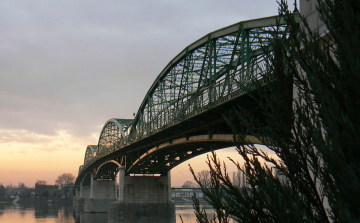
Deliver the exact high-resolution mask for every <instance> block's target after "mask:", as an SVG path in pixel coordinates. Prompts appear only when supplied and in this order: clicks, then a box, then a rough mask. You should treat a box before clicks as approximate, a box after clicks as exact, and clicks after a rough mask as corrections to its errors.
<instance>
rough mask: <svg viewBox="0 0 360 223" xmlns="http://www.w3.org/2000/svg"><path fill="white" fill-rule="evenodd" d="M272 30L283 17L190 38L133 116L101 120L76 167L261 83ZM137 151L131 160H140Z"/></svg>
mask: <svg viewBox="0 0 360 223" xmlns="http://www.w3.org/2000/svg"><path fill="white" fill-rule="evenodd" d="M295 16H296V18H297V20H298V21H299V17H298V15H297V14H295ZM274 35H277V36H279V35H280V36H283V37H284V38H286V36H287V27H286V21H285V19H284V18H282V17H280V16H273V17H267V18H261V19H256V20H250V21H243V22H239V23H236V24H234V25H231V26H228V27H225V28H222V29H219V30H216V31H214V32H211V33H209V34H208V35H206V36H204V37H202V38H200V39H199V40H197V41H195V42H194V43H192V44H190V45H189V46H188V47H186V48H185V49H184V50H183V51H181V52H180V53H179V54H178V55H177V56H176V57H175V58H174V59H173V60H171V61H170V62H169V64H168V65H167V66H166V67H165V68H164V69H163V70H162V72H161V73H160V74H159V75H158V77H157V78H156V80H155V81H154V83H153V84H152V86H151V88H150V89H149V90H148V92H147V94H146V96H145V98H144V99H143V101H142V103H141V106H140V107H139V110H138V111H137V113H136V116H135V118H134V119H133V120H130V119H110V120H108V121H107V122H106V124H105V125H104V127H103V129H102V131H101V134H100V137H99V142H98V146H97V150H96V154H95V158H92V159H86V158H85V160H87V162H85V163H84V166H83V167H82V168H81V170H82V171H83V170H85V169H86V168H87V167H88V166H89V165H92V163H94V162H96V161H98V160H99V162H100V161H101V160H104V159H106V157H107V156H108V155H109V154H113V153H115V152H116V153H117V154H120V153H119V151H120V152H121V151H123V150H122V149H125V148H126V149H128V148H129V145H130V147H131V145H133V144H134V143H136V142H138V141H141V140H143V139H146V138H147V137H149V136H151V135H154V134H157V133H159V132H162V131H166V129H168V128H170V127H172V126H175V125H177V124H179V123H182V122H184V121H186V120H189V119H191V118H194V117H195V116H196V117H197V115H199V114H203V113H205V112H207V111H208V110H211V109H213V108H216V107H219V106H220V105H222V104H224V103H226V102H227V101H229V100H232V99H233V98H238V97H240V96H243V95H246V94H247V92H249V91H252V90H254V89H255V88H257V87H258V86H259V84H260V85H261V84H263V81H262V77H263V74H264V72H265V71H266V65H267V56H266V54H265V53H264V48H266V49H267V50H269V51H271V47H270V42H271V39H272V38H273V36H274ZM124 151H125V150H124ZM125 153H129V151H128V150H126V152H124V153H121V154H123V155H122V156H123V157H122V159H123V158H124V156H125ZM141 155H142V154H140V155H138V156H137V157H135V159H134V160H133V161H136V160H138V161H139V159H140V158H141V159H143V160H145V159H144V157H140V156H141ZM133 161H132V162H133ZM121 165H122V164H121Z"/></svg>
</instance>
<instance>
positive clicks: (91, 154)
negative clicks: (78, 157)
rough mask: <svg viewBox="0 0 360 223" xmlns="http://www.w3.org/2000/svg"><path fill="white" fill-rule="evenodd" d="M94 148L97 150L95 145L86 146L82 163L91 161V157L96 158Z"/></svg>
mask: <svg viewBox="0 0 360 223" xmlns="http://www.w3.org/2000/svg"><path fill="white" fill-rule="evenodd" d="M96 150H97V146H96V145H89V146H87V147H86V150H85V157H84V165H86V164H88V163H90V162H92V161H93V159H95V158H96Z"/></svg>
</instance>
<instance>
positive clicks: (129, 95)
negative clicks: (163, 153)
mask: <svg viewBox="0 0 360 223" xmlns="http://www.w3.org/2000/svg"><path fill="white" fill-rule="evenodd" d="M290 2H291V1H290ZM277 7H278V5H277V3H276V0H194V1H189V0H188V1H185V0H183V1H180V0H142V1H140V0H131V1H123V0H118V1H107V0H105V1H95V0H71V1H70V0H62V1H55V0H26V1H25V0H23V1H20V0H11V1H10V0H0V30H1V32H0V183H2V184H4V185H8V184H10V183H12V184H13V185H14V184H15V185H17V184H18V182H24V183H25V185H27V186H29V187H33V186H34V183H35V182H36V180H45V181H47V182H48V184H53V183H54V181H55V179H56V177H57V176H58V175H60V174H62V173H72V174H73V175H75V176H76V175H77V171H78V167H79V165H81V164H82V163H83V159H84V153H85V149H86V146H87V145H93V144H97V140H98V137H99V134H100V131H101V129H102V127H103V125H104V124H105V122H106V121H107V120H108V119H110V118H132V114H133V113H134V112H136V111H137V110H138V107H139V106H140V104H141V102H142V100H143V97H144V96H145V94H146V92H147V90H148V89H149V88H150V86H151V84H152V83H153V81H154V80H155V78H156V77H157V75H158V74H159V73H160V72H161V70H162V69H163V68H164V67H165V66H166V65H167V63H168V62H169V61H170V60H171V59H172V58H173V57H175V56H176V55H177V54H178V53H179V52H180V51H181V50H183V49H184V48H185V47H186V46H187V45H189V44H191V43H192V42H194V41H195V40H197V39H199V38H201V37H202V36H204V35H206V34H207V33H209V32H212V31H214V30H216V29H219V28H222V27H224V26H228V25H231V24H233V23H237V22H239V21H242V20H250V19H255V18H260V17H267V16H272V15H276V14H277ZM221 154H222V156H223V157H226V156H229V155H230V156H233V155H235V152H234V151H233V150H229V149H227V150H225V151H223V152H221ZM201 159H204V158H201ZM190 163H191V161H190ZM197 163H204V162H203V161H201V162H197ZM195 168H198V169H199V171H200V170H201V169H205V166H200V165H199V166H196V167H195ZM189 176H190V175H189V173H188V167H187V163H186V164H183V165H180V166H179V167H178V168H175V169H174V170H172V179H173V185H174V186H176V185H181V183H182V182H183V181H184V179H186V178H187V177H189ZM189 179H191V178H189Z"/></svg>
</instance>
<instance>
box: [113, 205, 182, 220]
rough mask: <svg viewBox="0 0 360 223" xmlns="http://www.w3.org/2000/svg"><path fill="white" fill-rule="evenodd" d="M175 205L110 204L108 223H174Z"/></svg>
mask: <svg viewBox="0 0 360 223" xmlns="http://www.w3.org/2000/svg"><path fill="white" fill-rule="evenodd" d="M175 221H176V220H175V204H174V203H163V204H154V203H149V204H136V203H131V204H126V203H122V202H119V201H117V202H112V203H110V206H109V214H108V223H130V222H137V223H148V222H151V223H163V222H166V223H175Z"/></svg>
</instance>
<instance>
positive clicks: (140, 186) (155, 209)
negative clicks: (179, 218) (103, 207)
mask: <svg viewBox="0 0 360 223" xmlns="http://www.w3.org/2000/svg"><path fill="white" fill-rule="evenodd" d="M108 222H109V223H112V222H140V223H142V222H175V205H174V203H172V202H171V182H170V172H168V174H167V176H160V177H156V176H125V169H123V168H121V169H120V172H119V199H118V201H117V202H112V203H110V206H109V221H108Z"/></svg>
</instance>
